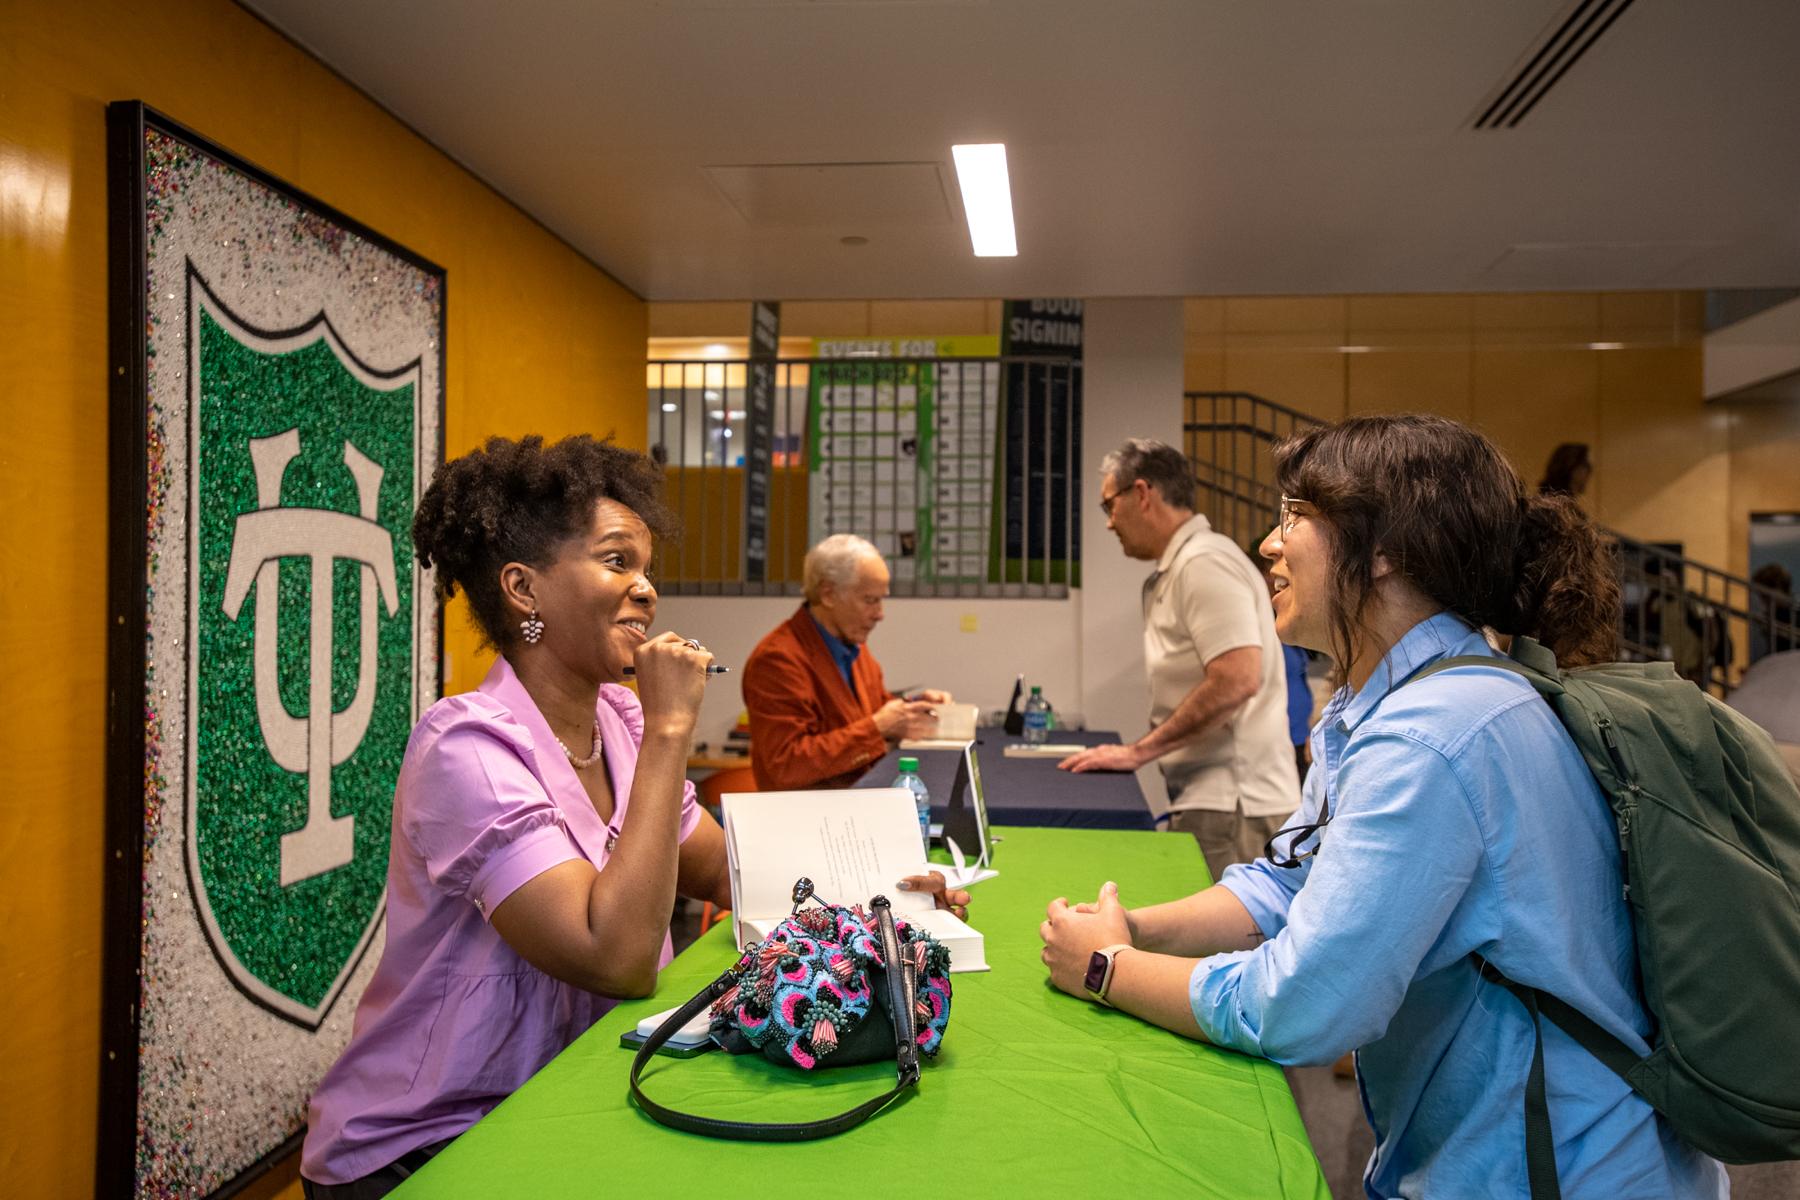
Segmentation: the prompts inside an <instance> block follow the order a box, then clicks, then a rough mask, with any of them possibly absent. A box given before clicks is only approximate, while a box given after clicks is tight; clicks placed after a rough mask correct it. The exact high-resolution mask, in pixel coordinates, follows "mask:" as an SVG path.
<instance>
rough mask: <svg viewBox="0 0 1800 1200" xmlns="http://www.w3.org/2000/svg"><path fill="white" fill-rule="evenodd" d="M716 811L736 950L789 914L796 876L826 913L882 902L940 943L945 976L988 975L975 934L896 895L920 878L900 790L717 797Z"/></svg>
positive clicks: (915, 826) (914, 833)
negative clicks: (946, 958)
mask: <svg viewBox="0 0 1800 1200" xmlns="http://www.w3.org/2000/svg"><path fill="white" fill-rule="evenodd" d="M723 806H724V810H725V849H726V853H727V855H728V857H729V865H730V868H731V919H732V933H733V934H734V935H735V937H736V938H737V944H738V946H739V947H743V946H745V945H748V944H749V943H750V942H754V941H761V940H762V939H763V938H765V937H767V936H768V935H769V933H770V931H771V930H773V929H774V928H775V926H777V925H779V924H780V923H781V922H782V921H783V920H785V919H786V918H787V917H788V915H789V914H790V913H792V912H793V908H794V881H795V880H796V879H799V878H800V877H802V876H804V877H806V878H807V879H810V880H812V882H813V888H814V890H815V891H816V893H817V894H818V896H819V898H820V899H821V900H825V901H828V902H830V903H832V904H864V905H866V904H868V902H869V901H870V900H871V899H872V898H874V897H875V896H878V895H880V896H886V897H887V898H888V900H889V902H891V903H892V905H893V908H894V915H895V916H896V917H899V918H901V919H903V920H905V921H908V922H911V923H914V924H917V925H918V926H919V927H921V928H922V929H924V930H925V931H926V932H927V933H929V934H931V936H933V937H935V938H936V939H937V940H938V941H940V942H942V943H943V944H944V947H945V949H947V950H949V951H950V970H951V971H952V972H959V971H985V970H987V969H988V966H987V957H986V950H985V946H984V944H983V940H982V936H981V933H980V931H979V930H977V929H975V928H974V927H973V926H971V925H969V924H968V922H966V921H962V920H959V919H958V918H957V917H956V916H955V915H954V914H952V913H949V912H946V911H944V910H942V909H939V908H937V907H936V906H935V904H934V903H933V901H932V898H931V897H930V896H928V895H925V894H922V893H919V892H903V891H901V890H900V888H899V883H900V880H901V879H903V878H905V877H906V876H908V875H922V874H924V873H925V872H926V871H927V870H929V869H930V868H929V867H928V866H927V864H926V862H925V852H924V847H923V846H921V845H920V843H919V818H918V813H917V811H916V810H915V809H914V808H913V799H912V793H910V792H908V791H907V790H906V789H904V788H867V789H843V790H839V791H817V792H754V793H749V794H744V795H727V796H725V797H724V801H723Z"/></svg>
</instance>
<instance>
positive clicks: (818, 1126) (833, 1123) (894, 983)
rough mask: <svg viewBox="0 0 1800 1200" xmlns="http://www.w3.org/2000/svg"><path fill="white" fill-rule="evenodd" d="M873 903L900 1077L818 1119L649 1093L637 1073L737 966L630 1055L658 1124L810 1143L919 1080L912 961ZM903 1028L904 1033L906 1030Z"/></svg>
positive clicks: (850, 1124) (641, 1100) (643, 1103)
mask: <svg viewBox="0 0 1800 1200" xmlns="http://www.w3.org/2000/svg"><path fill="white" fill-rule="evenodd" d="M871 907H872V908H873V909H874V910H875V921H876V925H877V926H878V927H879V929H880V933H881V955H882V959H883V961H884V962H886V964H887V981H888V997H889V1005H890V1009H889V1011H890V1013H891V1015H892V1016H893V1021H894V1058H895V1066H896V1073H897V1079H896V1082H895V1083H894V1086H893V1087H892V1088H891V1089H889V1090H888V1091H887V1092H886V1093H884V1094H883V1095H880V1096H877V1097H875V1098H874V1099H873V1100H865V1101H864V1102H863V1103H861V1104H859V1105H857V1106H856V1107H855V1108H852V1109H849V1110H847V1111H845V1112H841V1113H838V1114H837V1115H836V1116H834V1117H825V1118H823V1119H822V1120H818V1121H725V1120H720V1119H719V1118H716V1117H702V1116H698V1115H696V1114H694V1113H685V1112H681V1111H680V1110H678V1109H673V1108H667V1107H664V1106H663V1105H661V1104H658V1103H657V1102H656V1101H654V1100H652V1099H650V1097H648V1096H646V1095H644V1091H643V1089H642V1088H640V1087H639V1086H638V1074H639V1073H640V1072H641V1071H643V1069H644V1064H645V1063H647V1062H649V1061H650V1059H651V1057H652V1056H653V1055H654V1054H655V1053H656V1052H657V1051H658V1050H660V1049H661V1048H662V1046H663V1044H664V1043H665V1042H667V1041H668V1040H669V1039H670V1038H671V1037H673V1036H674V1034H675V1031H676V1030H678V1029H680V1028H681V1027H682V1026H683V1025H686V1024H687V1023H688V1022H689V1021H691V1020H693V1019H694V1018H695V1017H697V1016H699V1015H700V1012H701V1010H703V1009H705V1008H708V1007H710V1006H711V1005H712V1002H713V1001H714V1000H717V999H718V998H719V997H720V996H723V995H724V994H725V993H726V992H728V991H730V990H731V984H732V981H733V980H734V979H735V978H736V974H737V972H736V969H735V968H733V969H732V970H730V971H726V972H725V973H724V974H723V975H720V976H719V977H718V978H717V979H715V980H713V981H712V982H711V983H709V984H707V985H706V986H705V987H704V988H702V989H701V990H700V992H699V993H698V994H697V995H695V996H694V998H693V999H692V1000H689V1001H688V1002H687V1003H686V1004H684V1005H682V1006H681V1007H680V1008H678V1009H676V1010H675V1011H674V1012H673V1013H670V1014H669V1018H668V1020H666V1021H664V1022H663V1023H662V1024H661V1025H659V1026H658V1027H657V1029H656V1032H655V1033H653V1034H651V1035H650V1036H649V1037H648V1038H646V1039H645V1040H644V1044H643V1045H642V1046H639V1047H638V1052H637V1056H636V1057H635V1058H633V1059H632V1060H631V1098H632V1100H634V1101H635V1102H636V1103H637V1106H638V1107H639V1108H641V1109H643V1110H644V1112H646V1113H648V1114H649V1115H650V1117H651V1118H652V1119H653V1120H655V1121H656V1122H657V1123H659V1124H662V1125H667V1126H668V1127H669V1128H671V1129H680V1130H683V1131H685V1132H687V1133H697V1134H699V1135H701V1136H702V1137H715V1138H725V1139H728V1140H730V1141H735V1142H808V1141H812V1140H813V1139H814V1138H823V1137H831V1136H832V1135H834V1134H839V1133H843V1132H844V1131H845V1130H847V1129H854V1128H855V1127H856V1126H858V1125H861V1124H862V1123H863V1122H864V1121H866V1120H868V1119H869V1118H870V1117H872V1116H874V1115H875V1114H876V1113H878V1112H880V1111H881V1110H882V1109H884V1108H886V1107H887V1106H888V1105H889V1104H891V1103H893V1101H894V1100H895V1099H897V1098H898V1097H899V1096H900V1093H902V1092H904V1091H905V1090H906V1089H907V1088H909V1087H912V1086H913V1085H914V1084H916V1083H918V1082H919V1043H918V1040H917V1034H916V1032H915V1030H914V1026H913V1001H912V998H911V993H912V990H913V982H912V975H913V971H912V964H911V963H910V962H908V963H904V964H902V962H901V955H900V939H899V935H898V934H897V933H896V931H895V929H894V914H893V912H892V910H891V909H890V908H889V907H888V901H887V898H886V897H885V896H877V897H875V900H874V902H873V903H872V904H871ZM902 1030H905V1032H904V1033H902V1032H901V1031H902Z"/></svg>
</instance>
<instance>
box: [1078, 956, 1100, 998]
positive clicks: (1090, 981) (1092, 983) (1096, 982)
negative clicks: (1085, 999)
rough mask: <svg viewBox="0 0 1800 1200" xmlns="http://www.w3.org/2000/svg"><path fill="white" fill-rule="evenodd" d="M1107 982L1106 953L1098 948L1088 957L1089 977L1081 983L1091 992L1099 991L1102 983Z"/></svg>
mask: <svg viewBox="0 0 1800 1200" xmlns="http://www.w3.org/2000/svg"><path fill="white" fill-rule="evenodd" d="M1105 982H1106V955H1104V954H1102V953H1100V951H1098V950H1096V951H1094V953H1093V956H1092V957H1091V958H1089V959H1088V969H1087V977H1086V978H1085V979H1083V980H1082V981H1081V985H1082V986H1083V987H1085V988H1087V990H1088V991H1090V992H1097V991H1099V990H1100V985H1101V984H1103V983H1105Z"/></svg>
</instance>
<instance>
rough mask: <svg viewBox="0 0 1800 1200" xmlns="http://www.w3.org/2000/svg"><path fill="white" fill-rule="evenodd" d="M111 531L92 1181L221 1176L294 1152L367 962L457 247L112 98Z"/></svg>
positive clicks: (414, 649) (153, 1183) (424, 584)
mask: <svg viewBox="0 0 1800 1200" xmlns="http://www.w3.org/2000/svg"><path fill="white" fill-rule="evenodd" d="M107 123H108V155H109V171H108V187H109V192H110V196H109V206H110V221H111V235H110V236H111V245H110V273H111V279H110V285H111V286H110V291H111V304H112V310H111V346H110V359H111V362H110V368H109V371H108V375H109V383H110V385H111V389H112V395H111V429H110V451H111V461H110V471H109V476H110V480H111V489H112V494H111V499H110V513H111V528H110V534H109V539H110V548H109V550H110V562H109V590H108V625H109V634H110V641H109V650H108V655H109V662H108V671H109V677H110V678H109V683H110V686H109V689H108V692H109V712H108V730H107V735H108V736H107V755H108V758H107V787H108V796H107V837H106V842H107V846H106V854H107V876H106V885H107V886H106V901H105V904H106V933H105V958H106V961H105V986H104V996H103V1005H102V1032H101V1094H100V1129H99V1135H100V1136H99V1148H98V1162H97V1172H98V1175H97V1189H96V1190H97V1193H98V1194H100V1195H105V1196H115V1195H130V1194H135V1195H138V1196H175V1195H181V1196H225V1195H229V1194H230V1193H232V1192H233V1191H236V1190H238V1189H239V1188H241V1187H242V1186H243V1185H244V1184H245V1183H246V1182H248V1181H249V1180H251V1179H253V1178H255V1177H256V1176H257V1175H258V1174H259V1173H260V1172H261V1171H262V1170H264V1169H266V1168H267V1166H268V1165H270V1164H271V1163H273V1162H274V1161H276V1160H277V1159H279V1158H280V1157H281V1156H283V1155H285V1154H287V1153H288V1152H290V1151H291V1150H292V1149H293V1148H294V1147H295V1146H296V1145H297V1143H298V1139H299V1137H300V1136H301V1133H302V1130H303V1126H304V1122H305V1118H306V1102H307V1098H308V1097H309V1095H310V1094H311V1092H312V1089H313V1087H314V1086H315V1085H316V1084H317V1082H318V1080H319V1079H320V1077H321V1076H322V1075H323V1074H324V1072H325V1070H326V1069H327V1068H328V1067H329V1066H330V1065H331V1063H332V1062H333V1060H335V1059H336V1057H337V1055H338V1053H339V1052H340V1051H341V1050H342V1049H343V1046H344V1044H345V1042H346V1041H347V1040H348V1038H349V1034H350V1024H351V1018H352V1015H353V1014H354V1011H355V1008H356V1000H357V997H358V996H359V995H360V994H361V991H362V989H363V987H364V986H365V985H366V984H367V982H368V979H369V976H370V975H371V973H372V972H373V970H374V966H375V963H376V961H377V960H378V959H379V957H380V953H381V945H382V930H383V922H382V918H383V915H384V912H385V901H386V885H387V862H388V836H389V818H390V814H391V809H392V801H393V792H394V782H395V778H396V776H397V775H398V772H399V767H400V760H401V756H402V754H403V752H404V751H405V748H406V741H407V738H408V736H409V735H410V733H411V730H412V727H413V724H414V723H415V722H416V721H417V720H418V717H419V716H420V714H421V713H422V712H423V711H424V709H425V708H426V707H427V706H429V705H430V704H431V703H432V702H433V701H434V700H436V699H437V696H438V693H439V690H440V686H441V674H440V664H441V661H442V651H441V640H440V631H439V624H438V622H439V613H438V608H437V605H436V603H435V600H434V598H433V595H432V589H431V584H430V580H429V579H428V578H427V577H426V574H425V573H424V572H422V571H421V570H420V569H419V567H418V565H417V563H416V561H415V559H414V556H413V553H412V543H411V538H410V529H411V525H412V516H413V510H414V508H415V506H416V504H417V501H418V498H419V496H420V494H421V492H422V491H423V489H424V487H425V485H426V484H427V483H428V482H429V481H430V477H431V474H432V471H433V470H434V469H435V467H436V466H437V464H438V463H439V462H440V461H441V460H442V456H443V451H442V429H443V398H444V327H445V325H444V320H445V308H444V306H445V287H444V283H445V280H444V272H443V270H442V269H441V268H439V267H437V266H434V265H433V264H432V263H430V262H427V261H425V260H424V259H422V258H420V257H419V256H418V255H416V254H413V253H412V252H410V251H408V250H406V249H405V248H403V247H401V246H399V245H396V244H395V243H393V242H391V241H389V240H387V239H386V238H383V237H381V236H379V235H378V234H375V233H374V232H372V231H370V230H368V229H366V228H364V227H363V226H361V225H359V224H357V223H356V222H355V221H353V220H351V219H349V218H348V217H346V216H344V215H343V214H341V213H338V212H336V211H334V210H333V209H331V208H329V207H327V206H325V205H323V204H321V203H319V202H318V201H316V200H313V199H312V198H310V197H308V196H306V195H303V194H301V193H299V192H297V191H295V190H294V189H292V188H290V187H288V186H287V185H285V184H283V183H282V182H281V181H279V180H277V179H275V178H274V177H272V176H270V175H269V174H267V173H266V172H264V171H261V170H258V169H257V168H256V167H254V166H251V165H250V164H248V163H246V162H243V161H242V160H240V159H238V158H236V157H235V156H233V155H232V154H230V153H229V152H227V151H225V150H223V149H221V148H220V147H218V146H216V145H213V144H212V143H210V142H208V141H207V140H206V139H205V138H203V137H201V136H199V135H197V134H195V133H193V132H191V131H189V130H187V129H184V128H182V127H181V126H180V125H177V124H176V123H174V122H172V121H170V120H168V119H167V118H165V117H163V116H161V115H159V114H157V113H155V112H154V111H152V110H150V109H148V108H146V107H144V106H143V105H142V104H139V103H136V102H129V103H123V102H122V103H116V104H112V105H110V106H108V111H107Z"/></svg>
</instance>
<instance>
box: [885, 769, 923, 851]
mask: <svg viewBox="0 0 1800 1200" xmlns="http://www.w3.org/2000/svg"><path fill="white" fill-rule="evenodd" d="M894 786H895V787H900V788H905V789H906V790H907V791H909V792H911V793H912V794H913V807H914V808H915V809H917V810H918V813H919V844H920V845H921V846H923V847H924V848H925V853H927V854H930V853H931V793H930V792H929V791H927V790H926V789H925V781H924V780H923V779H920V778H919V760H918V759H916V758H912V757H910V756H909V757H906V758H903V759H901V760H900V774H898V775H896V776H895V777H894Z"/></svg>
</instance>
